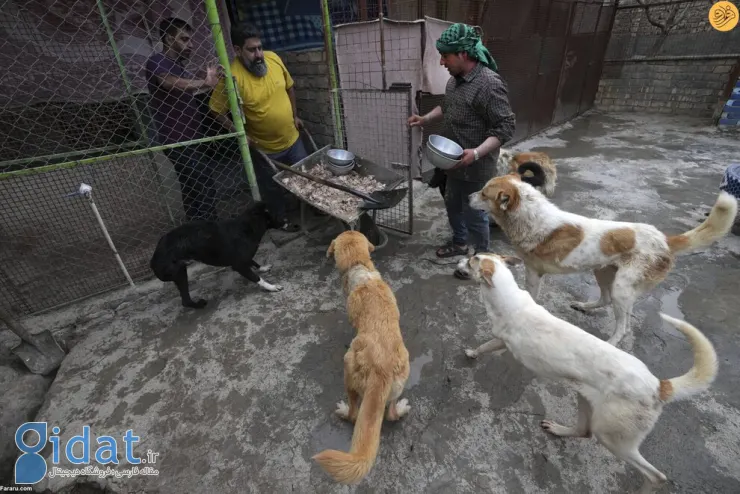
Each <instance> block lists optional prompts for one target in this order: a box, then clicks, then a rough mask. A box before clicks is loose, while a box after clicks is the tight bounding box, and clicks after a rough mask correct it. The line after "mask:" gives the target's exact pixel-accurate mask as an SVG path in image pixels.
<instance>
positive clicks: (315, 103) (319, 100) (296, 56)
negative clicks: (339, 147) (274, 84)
mask: <svg viewBox="0 0 740 494" xmlns="http://www.w3.org/2000/svg"><path fill="white" fill-rule="evenodd" d="M279 55H280V57H281V58H282V59H283V61H284V62H285V66H286V67H287V68H288V71H290V74H291V75H292V76H293V79H294V80H295V88H296V103H297V104H298V116H299V117H300V118H301V120H303V122H304V123H305V125H306V128H307V129H308V131H309V132H310V133H311V135H312V136H313V138H314V140H315V141H316V145H317V146H318V147H322V146H326V145H327V144H332V143H333V141H334V130H333V124H332V116H331V94H330V92H329V75H328V74H329V67H328V66H327V60H326V51H325V50H323V49H321V50H311V51H302V52H281V53H279ZM307 144H308V143H307ZM309 152H310V151H309Z"/></svg>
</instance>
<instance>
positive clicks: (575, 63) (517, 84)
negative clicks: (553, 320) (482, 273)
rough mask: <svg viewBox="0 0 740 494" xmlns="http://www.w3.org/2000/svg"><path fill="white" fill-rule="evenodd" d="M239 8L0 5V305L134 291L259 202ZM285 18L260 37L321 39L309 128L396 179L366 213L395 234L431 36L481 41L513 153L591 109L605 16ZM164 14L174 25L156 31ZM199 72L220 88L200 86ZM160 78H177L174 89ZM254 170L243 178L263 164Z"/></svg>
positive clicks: (427, 6)
mask: <svg viewBox="0 0 740 494" xmlns="http://www.w3.org/2000/svg"><path fill="white" fill-rule="evenodd" d="M273 3H275V5H278V4H277V3H276V2H273ZM248 4H249V5H251V4H250V2H249V1H247V0H238V1H237V0H228V1H225V2H221V1H218V2H217V0H207V1H205V2H201V1H199V0H181V1H180V2H178V4H177V7H176V8H175V7H173V4H172V2H168V1H166V0H156V1H154V2H143V1H138V0H46V1H43V2H42V1H37V0H34V1H30V2H29V1H21V0H0V7H1V9H0V12H1V14H0V61H2V65H3V68H4V69H5V70H4V73H3V77H2V78H0V117H1V118H0V212H1V214H0V303H4V304H6V305H8V306H9V307H10V308H11V309H15V311H16V312H18V313H33V312H38V311H41V310H44V309H49V308H51V307H55V306H57V305H60V304H66V303H69V302H72V301H74V300H76V299H79V298H84V297H87V296H90V295H93V294H96V293H99V292H102V291H105V290H109V289H111V288H115V287H118V286H122V285H125V284H127V283H129V282H130V280H133V281H137V280H141V279H146V278H149V277H150V276H151V271H150V269H149V266H148V261H149V258H150V256H151V253H152V251H153V249H154V247H155V245H156V242H157V240H158V238H159V237H160V236H161V235H162V234H163V233H164V232H166V231H167V230H168V229H170V228H172V227H173V226H176V225H179V224H181V223H182V222H184V221H186V220H188V219H191V218H203V217H206V218H207V217H214V216H217V217H219V218H224V217H229V216H233V215H234V214H236V213H237V212H240V211H241V210H243V209H244V208H245V207H246V206H247V205H248V203H249V202H250V201H251V200H252V198H253V197H254V196H255V195H256V194H259V193H260V192H261V190H262V187H260V190H259V191H258V190H255V188H254V181H250V180H248V177H249V176H253V174H252V173H251V170H252V168H251V164H252V159H251V155H250V152H249V148H248V147H247V143H246V134H245V133H244V131H243V128H244V126H243V123H244V120H243V118H244V116H243V115H242V113H241V112H240V104H239V101H238V100H237V92H236V91H233V82H232V79H231V75H232V74H231V70H230V66H229V61H230V60H232V59H233V57H234V53H233V51H231V45H232V43H231V41H230V40H228V41H227V40H225V39H224V31H225V32H229V31H228V27H226V26H224V29H222V26H221V25H219V19H220V20H221V23H222V24H228V22H226V21H227V20H228V19H229V15H228V12H232V14H233V12H240V14H239V15H238V16H237V17H238V18H239V19H241V17H244V16H246V17H249V15H247V14H245V12H247V13H248V12H252V11H253V10H254V9H252V7H249V5H248ZM292 4H293V3H291V5H292ZM295 5H298V3H295ZM295 5H294V6H293V7H291V11H292V12H294V13H295V15H292V14H291V16H288V17H285V18H284V19H282V18H281V19H282V20H281V22H283V23H284V25H288V24H289V21H290V22H293V24H291V26H290V29H287V28H286V29H287V30H286V29H282V28H281V29H279V30H275V29H271V30H269V29H268V30H267V31H269V39H270V40H273V41H272V42H274V40H278V41H280V42H281V43H282V44H283V47H284V48H285V47H288V48H285V49H286V50H290V49H299V47H300V46H303V47H304V49H305V48H306V47H309V46H311V47H314V45H316V44H317V41H318V43H319V44H320V38H319V37H318V36H319V35H318V31H317V29H319V27H318V26H321V25H322V22H317V19H322V18H323V26H322V27H321V29H322V30H324V31H323V32H324V33H326V32H327V26H328V31H329V32H330V34H328V35H327V36H326V39H325V40H326V41H329V42H328V43H326V44H325V46H324V51H325V55H321V54H319V56H318V57H317V58H316V60H321V61H324V60H325V61H327V62H328V63H327V64H326V66H327V71H328V72H329V77H328V78H329V80H330V81H331V82H330V86H331V89H330V91H329V92H330V100H331V105H326V104H324V108H326V107H327V106H330V107H331V108H330V110H329V111H327V115H326V116H320V117H319V116H317V117H316V119H315V120H316V121H315V122H313V125H318V123H320V122H318V120H322V121H323V120H326V121H330V122H331V125H332V127H333V130H334V145H335V146H338V147H344V148H347V149H350V150H354V151H356V152H357V153H358V154H359V155H361V156H363V157H365V158H367V159H371V160H372V161H374V162H376V164H378V165H382V166H386V167H390V168H393V169H394V170H396V171H401V172H404V173H407V174H408V179H409V180H408V181H409V195H408V197H407V198H406V199H405V200H404V201H403V202H402V203H400V204H399V205H397V206H396V207H394V208H392V209H388V210H382V211H377V212H375V213H374V214H375V221H376V222H377V223H378V224H379V225H381V226H384V227H386V228H390V229H395V230H398V231H401V232H405V233H412V232H413V187H411V180H412V178H419V176H420V175H421V173H422V171H425V170H429V169H430V168H431V166H430V165H429V164H428V163H425V161H426V160H424V159H423V157H422V156H423V155H422V153H421V149H422V146H423V143H424V140H425V139H426V138H427V136H428V135H429V134H430V133H437V132H439V131H440V130H441V129H439V128H435V127H433V126H432V127H425V128H424V129H423V132H424V134H422V131H421V130H420V129H418V128H416V129H414V130H412V129H409V128H408V126H407V125H406V121H407V119H408V116H409V114H410V113H422V114H423V113H426V112H428V111H429V110H431V109H432V108H434V106H436V105H437V104H439V102H440V100H441V98H442V97H443V94H444V86H445V85H446V82H447V80H448V79H449V75H448V74H446V72H445V73H440V66H439V56H438V54H437V52H436V50H435V48H434V42H435V41H436V39H437V37H438V36H439V35H440V34H441V32H442V31H443V30H444V29H446V27H447V26H449V25H450V23H452V22H458V21H462V22H466V23H468V24H472V25H475V26H478V28H479V29H480V30H481V32H482V33H483V36H484V42H485V44H486V46H487V47H488V48H489V50H490V51H491V52H492V54H493V56H494V58H496V60H497V62H498V65H499V70H500V73H501V75H502V76H503V78H504V79H505V80H506V82H507V84H508V86H509V97H510V100H511V104H512V107H513V109H514V111H515V113H516V114H517V132H516V135H515V138H514V139H515V141H516V140H519V139H522V138H524V137H526V136H529V135H531V134H533V133H534V132H537V131H539V130H542V129H544V128H546V127H547V126H549V125H552V124H553V123H558V122H561V121H563V120H566V119H568V118H571V117H573V116H575V115H577V114H579V113H580V112H583V111H584V110H586V109H588V108H589V107H590V106H591V103H592V101H593V96H594V94H595V92H596V87H597V84H598V78H599V74H600V71H601V62H602V58H603V51H604V49H605V46H606V42H607V40H608V37H609V30H610V26H611V23H612V20H613V17H614V15H613V14H614V4H613V2H611V1H609V0H606V1H596V0H593V1H592V0H588V1H587V0H578V1H567V0H561V1H554V2H550V1H544V0H494V1H483V0H481V1H476V0H463V1H452V0H449V1H431V0H394V1H390V0H322V2H321V7H322V9H324V10H323V13H322V15H321V16H319V15H318V12H319V10H318V7H316V6H313V7H311V8H310V9H309V8H308V6H306V7H305V8H304V7H302V6H299V7H300V8H298V7H295ZM254 8H256V7H254ZM270 8H271V10H270V12H271V13H269V16H267V17H264V16H263V17H260V19H268V20H264V22H262V24H269V25H270V26H273V24H272V23H273V21H274V19H275V18H277V17H275V16H276V15H277V16H278V17H279V14H280V12H282V11H280V10H279V9H278V10H276V9H277V7H275V6H271V7H270ZM250 9H252V10H250ZM285 9H287V6H285ZM306 9H308V10H310V12H308V14H310V15H303V14H300V13H301V12H302V11H303V10H306ZM258 10H259V9H258ZM262 10H264V9H262ZM262 10H259V11H260V12H262ZM314 10H315V11H316V12H314ZM275 12H277V14H276V13H275ZM263 14H264V15H267V14H265V13H264V12H263ZM263 14H260V15H263ZM299 14H300V15H299ZM233 15H234V14H233ZM250 15H251V14H250ZM168 18H179V19H183V20H185V21H186V22H187V25H183V24H182V23H177V22H175V23H174V24H172V23H170V24H169V27H170V29H165V30H164V32H163V31H162V21H163V20H165V19H168ZM257 24H258V25H257V27H258V28H264V27H265V26H260V25H259V23H257ZM282 25H283V24H281V26H282ZM164 27H165V28H166V27H167V26H164ZM273 28H274V26H273ZM281 40H282V41H281ZM290 47H292V48H290ZM266 48H267V49H271V48H270V47H269V46H267V47H266ZM314 49H315V47H314ZM308 59H309V61H310V60H314V58H313V55H311V56H309V57H308ZM216 60H218V61H219V62H220V63H221V64H222V65H224V66H225V70H226V74H225V75H226V77H223V78H221V79H220V80H221V81H222V82H219V83H218V84H219V85H218V86H217V87H216V88H215V89H214V88H213V86H214V82H215V81H214V73H213V70H211V71H210V72H209V70H208V68H209V67H212V66H213V65H214V62H215V61H216ZM302 70H303V71H304V75H303V76H302V77H304V78H305V79H304V80H305V81H306V82H307V84H305V85H304V86H303V87H301V85H299V86H298V88H299V89H298V91H299V92H300V94H299V96H298V97H299V100H300V101H304V102H307V100H306V98H307V97H309V96H311V95H312V94H313V93H321V94H316V96H315V99H316V100H317V101H319V100H323V101H325V99H326V90H325V89H323V88H322V89H320V90H317V86H316V84H317V82H316V81H314V80H313V79H310V80H309V79H308V77H309V76H310V77H314V76H313V75H311V74H314V73H318V72H314V70H313V67H309V66H308V65H306V66H304V67H302ZM443 72H444V71H443ZM168 74H169V75H174V76H175V77H174V78H170V77H169V76H168ZM178 74H179V75H181V76H182V77H183V78H190V79H191V80H192V82H191V83H187V84H185V85H181V84H182V83H178V82H177V81H176V79H177V75H178ZM216 79H218V78H216ZM228 88H232V90H227V89H228ZM224 91H226V92H225V93H224ZM214 94H215V95H219V96H216V98H215V103H214V98H213V95H214ZM219 112H221V113H222V114H223V115H224V116H226V117H233V115H237V118H230V119H229V118H227V119H226V120H224V119H223V118H219V117H215V116H214V114H215V113H219ZM328 113H331V114H330V115H328ZM230 122H231V123H230ZM247 123H248V122H247ZM309 141H310V140H309ZM306 148H307V151H308V152H311V151H312V149H311V148H310V146H309V145H308V143H306ZM254 158H255V159H254V167H255V171H257V172H258V173H257V174H258V175H260V173H259V170H260V167H261V166H267V165H266V164H265V163H264V162H263V160H261V159H260V158H259V155H255V156H254ZM250 182H251V184H250ZM258 182H259V181H258ZM265 182H270V180H269V179H268V180H266V181H265ZM83 184H86V185H89V186H90V187H91V188H92V189H91V193H90V191H89V190H85V189H84V186H83ZM81 186H83V189H82V192H84V193H83V194H79V193H78V194H75V192H77V191H80V190H81ZM270 193H272V192H268V195H269V194H270ZM97 214H99V217H98V215H97Z"/></svg>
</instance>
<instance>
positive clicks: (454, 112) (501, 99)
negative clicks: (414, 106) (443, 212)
mask: <svg viewBox="0 0 740 494" xmlns="http://www.w3.org/2000/svg"><path fill="white" fill-rule="evenodd" d="M506 94H507V88H506V83H505V82H504V80H503V79H501V76H499V75H498V74H497V73H496V72H494V71H492V70H490V69H489V68H488V67H486V66H484V65H482V64H480V63H479V64H478V65H476V67H475V68H474V69H473V70H471V71H470V73H468V74H467V75H466V76H463V77H451V78H450V80H449V81H448V82H447V88H446V90H445V99H444V102H443V103H442V114H443V115H444V131H443V135H444V136H445V137H447V138H448V139H452V140H453V141H455V142H457V143H458V144H460V145H461V146H462V147H463V149H472V148H476V147H478V146H480V145H481V144H482V143H483V141H485V140H486V139H487V138H488V137H490V136H496V137H498V140H499V141H501V144H502V145H503V144H504V143H506V142H508V141H510V140H511V138H512V137H513V135H514V128H515V127H516V117H515V115H514V112H512V110H511V106H510V105H509V99H508V97H507V95H506ZM498 155H499V150H498V149H496V150H495V151H492V152H491V153H489V154H487V155H482V156H480V157H479V158H478V161H474V162H473V163H471V164H470V165H468V166H466V167H464V168H458V169H456V170H447V176H448V177H450V178H455V179H458V180H463V181H465V182H486V181H488V180H489V179H491V178H492V177H493V176H494V175H495V173H496V160H498Z"/></svg>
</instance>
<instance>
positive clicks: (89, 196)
mask: <svg viewBox="0 0 740 494" xmlns="http://www.w3.org/2000/svg"><path fill="white" fill-rule="evenodd" d="M87 200H88V201H89V202H90V207H91V208H92V210H93V213H94V214H95V218H96V219H97V220H98V224H99V225H100V229H101V230H102V231H103V235H105V240H106V241H107V242H108V246H109V247H110V248H111V250H112V251H113V255H115V256H116V261H118V265H119V266H120V268H121V271H123V275H124V276H125V277H126V281H128V284H129V285H131V287H135V286H136V285H134V280H132V279H131V275H130V274H128V269H126V265H125V264H124V263H123V259H121V255H120V254H119V253H118V250H117V249H116V246H115V244H114V243H113V239H111V238H110V235H109V234H108V228H107V227H106V226H105V222H104V221H103V218H102V217H101V216H100V211H98V207H97V206H96V205H95V201H94V200H93V197H92V191H91V192H89V193H88V194H87Z"/></svg>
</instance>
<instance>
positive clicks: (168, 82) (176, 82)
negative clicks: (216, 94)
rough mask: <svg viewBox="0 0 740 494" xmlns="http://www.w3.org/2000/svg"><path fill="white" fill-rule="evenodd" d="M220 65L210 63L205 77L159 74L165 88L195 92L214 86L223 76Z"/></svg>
mask: <svg viewBox="0 0 740 494" xmlns="http://www.w3.org/2000/svg"><path fill="white" fill-rule="evenodd" d="M221 75H222V74H221V70H220V66H218V65H210V66H208V68H207V69H206V78H205V79H185V78H182V77H177V76H176V75H172V74H166V75H157V79H159V82H160V84H162V87H163V88H165V89H168V90H170V89H179V90H180V91H186V92H194V91H198V90H200V89H203V88H213V87H215V86H216V84H218V80H219V78H220V77H221Z"/></svg>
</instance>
